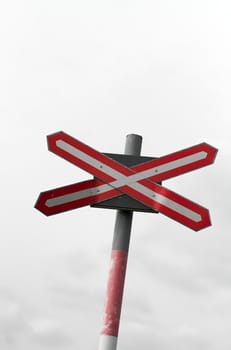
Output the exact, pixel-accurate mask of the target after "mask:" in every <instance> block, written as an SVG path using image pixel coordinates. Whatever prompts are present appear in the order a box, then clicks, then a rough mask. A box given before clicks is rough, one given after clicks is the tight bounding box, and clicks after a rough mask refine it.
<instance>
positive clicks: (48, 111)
mask: <svg viewBox="0 0 231 350" xmlns="http://www.w3.org/2000/svg"><path fill="white" fill-rule="evenodd" d="M0 7H1V8H0V51H1V54H0V121H1V138H0V144H1V197H0V203H1V221H0V348H1V349H3V350H8V349H10V350H21V349H23V350H31V349H33V350H48V349H49V350H51V349H57V350H64V349H65V350H74V349H75V350H76V349H85V350H90V349H97V346H98V338H99V332H100V329H101V324H102V314H103V305H104V296H105V288H106V282H107V273H108V268H109V260H110V249H111V242H112V233H113V226H114V221H115V211H113V210H103V209H93V208H89V207H85V208H81V209H79V210H75V211H72V212H67V213H64V214H59V215H56V216H53V217H49V218H47V217H45V216H43V215H42V214H41V213H40V212H38V211H36V210H35V209H34V208H33V206H34V203H35V201H36V199H37V197H38V194H39V192H41V191H44V190H48V189H51V188H55V187H59V186H63V185H67V184H70V183H74V182H78V181H82V180H85V179H89V178H91V176H89V175H88V174H87V173H85V172H83V171H82V170H80V169H78V168H76V167H74V166H73V165H71V164H69V163H68V162H66V161H65V160H62V159H61V158H59V157H57V156H55V155H54V154H52V153H50V152H48V150H47V144H46V135H48V134H51V133H54V132H56V131H59V130H63V131H65V132H67V133H69V134H71V135H73V136H74V137H76V138H79V139H80V140H81V141H83V142H85V143H88V144H89V145H91V146H92V147H94V148H96V149H97V150H99V151H102V152H111V153H122V152H123V150H124V144H125V137H126V135H127V134H129V133H137V134H139V135H142V136H143V146H142V154H143V155H147V156H157V157H158V156H161V155H165V154H168V153H171V152H174V151H177V150H180V149H182V148H186V147H189V146H191V145H194V144H197V143H200V142H207V143H209V144H211V145H213V146H214V147H216V148H218V149H219V153H218V156H217V159H216V162H215V164H214V165H212V166H209V167H207V168H203V169H200V170H197V171H194V172H193V173H189V174H186V175H183V176H180V177H178V178H175V179H171V180H168V181H166V182H165V183H164V185H165V186H167V187H168V188H170V189H172V190H174V191H176V192H179V193H180V194H181V195H184V196H186V197H188V198H189V199H191V200H193V201H195V202H198V203H200V204H201V205H203V206H205V207H207V208H209V210H210V214H211V218H212V222H213V226H212V227H210V228H207V229H204V230H202V231H201V232H197V233H195V232H194V231H191V230H190V229H188V228H186V227H184V226H182V225H180V224H178V223H176V222H174V221H173V220H170V219H169V218H166V217H164V216H163V215H161V214H159V215H152V214H143V213H135V215H134V220H133V229H132V238H131V246H130V253H129V261H128V271H127V278H126V287H125V295H124V303H123V311H122V317H121V325H120V334H119V344H118V348H119V349H126V350H140V349H146V350H151V349H156V350H169V349H173V350H174V349H177V350H183V349H187V350H195V349H197V350H202V349H203V350H207V349H209V350H218V349H219V350H228V349H230V347H231V316H230V315H231V253H230V245H231V230H230V228H231V225H230V209H231V205H230V198H229V194H230V187H231V186H230V178H231V164H230V157H231V141H230V129H231V119H230V114H231V105H230V92H231V88H230V81H231V63H230V62H231V40H230V35H231V23H230V14H231V5H230V1H228V0H227V1H225V0H219V1H218V0H210V1H209V0H207V1H206V0H194V1H184V0H174V1H172V0H161V1H160V0H152V1H151V0H149V1H148V0H142V1H141V0H139V1H138V0H137V1H136V0H133V1H131V0H123V1H121V0H117V1H114V2H111V1H110V0H109V1H106V0H98V1H93V0H86V1H76V0H75V1H74V0H67V1H61V0H57V1H54V0H40V1H29V0H24V1H23V0H9V1H2V2H1V5H0Z"/></svg>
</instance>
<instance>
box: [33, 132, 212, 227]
mask: <svg viewBox="0 0 231 350" xmlns="http://www.w3.org/2000/svg"><path fill="white" fill-rule="evenodd" d="M47 139H48V148H49V150H50V151H51V152H53V153H55V154H56V155H58V156H60V157H62V158H64V159H66V160H67V161H69V162H71V163H72V164H74V165H76V166H78V167H80V168H81V169H83V170H85V171H87V172H88V173H90V174H91V175H93V176H94V178H93V179H90V180H86V181H83V182H79V183H75V184H72V185H68V186H64V187H60V188H56V189H53V190H49V191H45V192H41V193H40V195H39V197H38V200H37V202H36V204H35V208H36V209H38V210H40V211H41V212H42V213H44V214H45V215H53V214H58V213H61V212H64V211H67V210H71V209H76V208H80V207H83V206H86V205H93V206H94V205H95V206H97V205H99V206H100V203H104V202H105V201H107V200H111V199H115V198H117V199H118V198H122V197H121V196H123V195H126V196H128V197H129V198H132V199H134V200H135V201H136V202H137V201H138V202H139V203H140V205H141V207H142V206H143V211H151V212H159V213H162V214H164V215H166V216H168V217H170V218H172V219H174V220H176V221H178V222H179V223H181V224H183V225H185V226H187V227H189V228H191V229H193V230H195V231H198V230H201V229H203V228H205V227H208V226H210V225H211V221H210V217H209V212H208V209H206V208H204V207H202V206H200V205H198V204H197V203H195V202H192V201H190V200H189V199H187V198H185V197H182V196H181V195H179V194H177V193H175V192H173V191H171V190H169V189H167V188H166V187H164V186H162V185H161V183H160V181H163V180H167V179H169V178H172V177H174V176H178V175H181V174H184V173H187V172H189V171H192V170H195V169H198V168H201V167H204V166H206V165H209V164H211V163H213V162H214V160H215V157H216V153H217V149H216V148H214V147H212V146H210V145H208V144H207V143H201V144H198V145H195V146H192V147H189V148H187V149H183V150H181V151H177V152H174V153H171V154H169V155H166V156H163V157H160V158H150V157H144V158H145V159H144V162H141V163H140V161H141V159H142V157H138V158H140V161H139V162H138V164H137V165H133V166H131V167H128V166H126V165H124V164H122V162H118V161H117V160H115V159H113V156H112V155H111V156H108V155H107V154H103V153H100V152H98V151H96V150H95V149H93V148H91V147H90V146H88V145H86V144H84V143H82V142H81V141H79V140H77V139H75V138H73V137H71V136H70V135H68V134H66V133H64V132H62V131H61V132H57V133H55V134H52V135H49V136H48V137H47ZM114 158H115V157H114ZM117 158H118V157H117ZM118 201H119V200H118ZM105 203H106V202H105ZM129 209H130V210H132V208H128V209H127V210H129ZM145 209H147V210H145ZM141 210H142V209H141Z"/></svg>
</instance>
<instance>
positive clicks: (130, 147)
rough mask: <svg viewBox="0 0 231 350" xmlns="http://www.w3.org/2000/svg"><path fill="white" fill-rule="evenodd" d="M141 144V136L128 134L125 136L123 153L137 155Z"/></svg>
mask: <svg viewBox="0 0 231 350" xmlns="http://www.w3.org/2000/svg"><path fill="white" fill-rule="evenodd" d="M141 144H142V136H140V135H136V134H129V135H127V136H126V145H125V151H124V153H125V154H128V155H132V156H139V155H140V150H141Z"/></svg>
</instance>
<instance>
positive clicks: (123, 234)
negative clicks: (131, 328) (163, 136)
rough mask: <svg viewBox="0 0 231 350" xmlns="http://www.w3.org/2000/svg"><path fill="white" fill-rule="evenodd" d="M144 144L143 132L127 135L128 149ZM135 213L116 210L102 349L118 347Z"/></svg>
mask: <svg viewBox="0 0 231 350" xmlns="http://www.w3.org/2000/svg"><path fill="white" fill-rule="evenodd" d="M141 144H142V137H141V136H139V135H134V134H131V135H127V138H126V145H125V152H124V153H125V154H128V155H135V156H139V155H140V152H141ZM132 216H133V212H132V210H130V211H129V210H118V211H117V214H116V222H115V228H114V236H113V243H112V253H111V268H110V271H109V278H108V284H107V292H106V301H105V309H104V318H103V329H102V331H101V335H100V342H99V350H116V347H117V338H118V332H119V323H120V314H121V306H122V299H123V289H124V281H125V274H126V267H127V258H128V250H129V242H130V233H131V226H132Z"/></svg>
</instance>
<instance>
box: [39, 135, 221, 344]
mask: <svg viewBox="0 0 231 350" xmlns="http://www.w3.org/2000/svg"><path fill="white" fill-rule="evenodd" d="M47 140H48V148H49V150H50V151H51V152H53V153H55V154H56V155H58V156H60V157H62V158H64V159H66V160H67V161H69V162H70V163H72V164H74V165H76V166H78V167H80V168H82V169H83V170H86V171H87V172H88V173H90V174H91V175H93V176H94V178H93V179H90V180H86V181H83V182H79V183H74V184H71V185H68V186H63V187H60V188H55V189H52V190H48V191H45V192H41V193H40V195H39V197H38V199H37V202H36V204H35V208H36V209H38V210H39V211H41V212H42V213H43V214H45V215H47V216H49V215H54V214H58V213H62V212H65V211H68V210H72V209H76V208H81V207H83V206H86V205H91V206H93V207H94V206H98V207H101V208H110V209H117V215H116V222H115V229H114V237H113V243H112V253H111V268H110V271H109V278H108V284H107V292H106V301H105V311H104V318H103V329H102V331H101V335H100V342H99V350H116V347H117V337H118V331H119V323H120V314H121V306H122V298H123V289H124V281H125V274H126V266H127V258H128V250H129V242H130V232H131V226H132V216H133V211H143V212H151V213H158V212H159V213H161V214H164V215H166V216H168V217H169V218H171V219H173V220H175V221H177V222H178V223H180V224H183V225H185V226H186V227H188V228H191V229H192V230H194V231H199V230H201V229H204V228H206V227H208V226H210V225H211V221H210V216H209V211H208V209H206V208H204V207H202V206H201V205H199V204H197V203H194V202H192V201H191V200H189V199H187V198H185V197H182V196H181V195H179V194H177V193H175V192H173V191H171V190H169V189H168V188H166V187H164V186H162V183H161V181H163V180H167V179H170V178H172V177H174V176H178V175H182V174H184V173H187V172H190V171H192V170H195V169H199V168H201V167H204V166H207V165H209V164H212V163H213V162H214V160H215V157H216V153H217V149H216V148H214V147H212V146H210V145H208V144H207V143H200V144H198V145H195V146H192V147H189V148H186V149H183V150H180V151H177V152H174V153H171V154H168V155H165V156H162V157H159V158H151V157H141V156H140V152H141V144H142V137H141V136H139V135H133V134H132V135H128V136H127V140H126V146H125V154H124V155H118V154H115V155H113V154H104V153H101V152H98V151H96V150H95V149H93V148H91V147H90V146H88V145H86V144H84V143H82V142H81V141H79V140H77V139H75V138H73V137H71V136H70V135H68V134H66V133H64V132H62V131H61V132H57V133H55V134H52V135H49V136H48V137H47ZM118 209H119V210H118Z"/></svg>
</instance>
